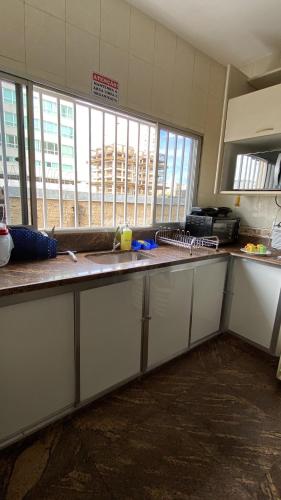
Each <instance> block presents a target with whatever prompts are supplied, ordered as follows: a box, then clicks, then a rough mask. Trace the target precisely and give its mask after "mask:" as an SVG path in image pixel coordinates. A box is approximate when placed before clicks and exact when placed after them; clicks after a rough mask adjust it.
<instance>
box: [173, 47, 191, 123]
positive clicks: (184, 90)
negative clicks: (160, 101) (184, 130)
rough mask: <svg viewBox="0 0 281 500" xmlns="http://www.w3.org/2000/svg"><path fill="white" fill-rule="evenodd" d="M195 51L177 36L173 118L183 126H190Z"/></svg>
mask: <svg viewBox="0 0 281 500" xmlns="http://www.w3.org/2000/svg"><path fill="white" fill-rule="evenodd" d="M194 52H195V51H194V49H193V48H192V47H191V46H190V45H188V44H187V43H186V42H184V40H181V39H180V38H177V48H176V55H175V66H174V71H173V80H174V81H173V91H172V119H173V121H174V122H175V123H176V124H177V125H181V126H183V127H188V119H189V115H190V106H191V95H192V81H193V69H194Z"/></svg>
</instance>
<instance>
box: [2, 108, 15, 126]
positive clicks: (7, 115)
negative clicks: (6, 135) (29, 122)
mask: <svg viewBox="0 0 281 500" xmlns="http://www.w3.org/2000/svg"><path fill="white" fill-rule="evenodd" d="M4 121H5V125H6V126H7V127H16V126H17V115H16V113H11V112H10V111H5V112H4Z"/></svg>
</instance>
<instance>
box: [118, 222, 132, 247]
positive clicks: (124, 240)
mask: <svg viewBox="0 0 281 500" xmlns="http://www.w3.org/2000/svg"><path fill="white" fill-rule="evenodd" d="M132 236H133V232H132V229H130V228H129V226H128V224H125V226H124V227H123V228H122V233H121V250H131V246H132Z"/></svg>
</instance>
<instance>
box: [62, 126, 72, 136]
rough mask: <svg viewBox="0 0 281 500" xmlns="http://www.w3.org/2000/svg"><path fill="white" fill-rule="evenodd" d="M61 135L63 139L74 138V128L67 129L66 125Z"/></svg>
mask: <svg viewBox="0 0 281 500" xmlns="http://www.w3.org/2000/svg"><path fill="white" fill-rule="evenodd" d="M61 135H62V136H63V137H70V138H72V137H73V128H72V127H66V126H65V125H62V126H61Z"/></svg>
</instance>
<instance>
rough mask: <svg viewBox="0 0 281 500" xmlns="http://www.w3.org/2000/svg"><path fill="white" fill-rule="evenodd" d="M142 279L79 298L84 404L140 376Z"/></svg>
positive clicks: (122, 283)
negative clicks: (117, 385) (135, 376)
mask: <svg viewBox="0 0 281 500" xmlns="http://www.w3.org/2000/svg"><path fill="white" fill-rule="evenodd" d="M142 299H143V278H142V277H141V278H136V279H132V280H128V281H123V282H121V283H116V284H112V285H107V286H103V287H99V288H94V289H91V290H86V291H84V292H81V294H80V342H81V343H80V363H81V372H80V377H81V400H82V401H83V400H86V399H89V398H92V397H94V396H95V395H97V394H99V393H101V392H102V391H105V390H106V389H109V388H110V387H113V386H114V385H116V384H118V383H120V382H122V381H125V380H127V379H129V378H130V377H132V376H134V375H136V374H138V373H140V362H141V330H142Z"/></svg>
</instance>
